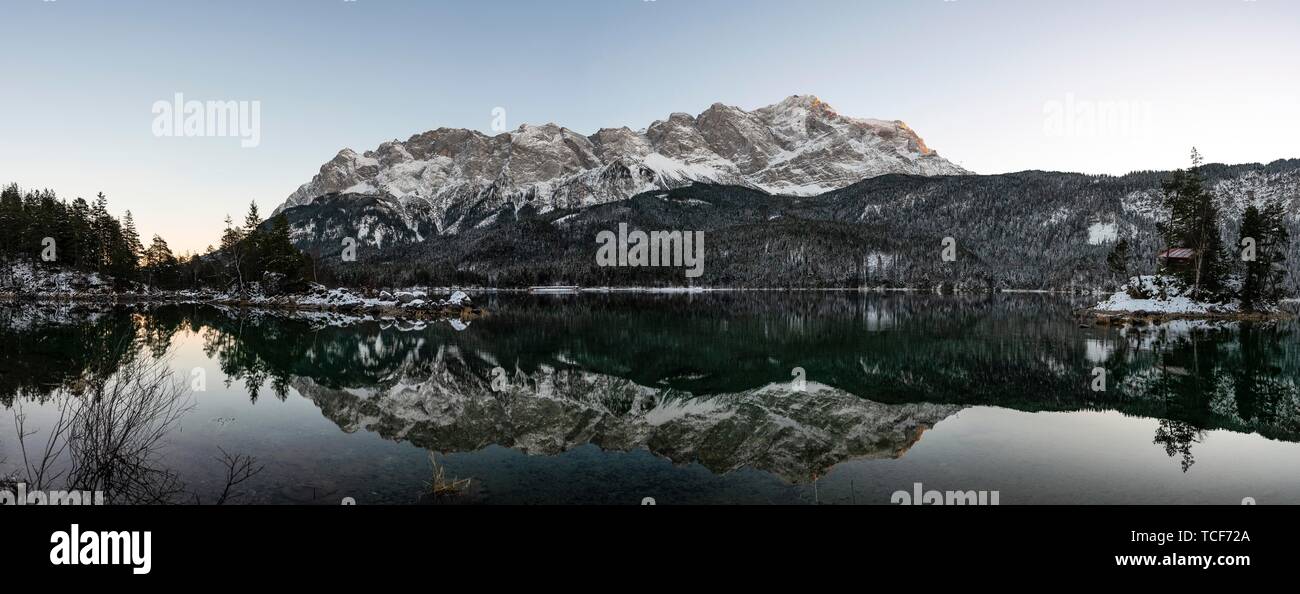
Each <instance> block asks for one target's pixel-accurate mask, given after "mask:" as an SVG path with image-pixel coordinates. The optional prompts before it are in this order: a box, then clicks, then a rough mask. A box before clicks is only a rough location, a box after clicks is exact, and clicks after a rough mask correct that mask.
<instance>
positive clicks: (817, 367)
mask: <svg viewBox="0 0 1300 594" xmlns="http://www.w3.org/2000/svg"><path fill="white" fill-rule="evenodd" d="M485 300H486V301H487V306H488V308H489V309H490V310H491V311H493V312H494V314H493V315H492V316H491V317H489V318H488V319H485V320H480V321H476V322H474V323H473V324H472V325H470V326H468V327H463V326H461V327H455V326H453V325H451V324H448V323H445V322H442V323H403V322H397V321H369V322H361V323H357V324H350V325H346V326H335V325H330V324H329V323H328V319H326V318H318V319H296V318H290V317H284V316H280V315H271V314H265V313H260V314H259V313H253V312H239V311H237V310H229V309H217V308H211V307H198V306H194V307H190V306H163V307H152V308H140V307H137V308H127V307H116V308H94V307H87V306H73V305H65V306H59V307H50V306H36V305H28V304H23V305H7V306H3V307H0V334H3V336H0V403H3V405H4V406H5V407H6V408H7V409H13V407H14V405H15V403H16V402H20V401H21V402H24V403H27V404H28V406H29V407H30V406H35V407H37V408H39V407H41V406H42V403H49V402H50V401H51V399H52V398H55V397H56V396H57V395H58V394H63V393H67V392H73V391H76V389H77V387H78V386H80V385H85V384H87V383H93V382H94V381H96V378H102V377H104V376H107V375H110V374H112V373H113V371H114V370H115V369H118V368H120V367H121V366H123V365H124V364H125V363H126V362H128V361H130V360H133V359H136V358H156V357H169V356H170V357H172V359H171V361H170V364H171V365H172V367H173V369H175V370H176V372H177V377H178V378H179V379H181V380H185V381H188V379H189V378H190V377H191V375H192V373H191V371H192V370H193V369H196V368H199V369H205V370H206V369H210V371H207V372H206V375H207V380H208V381H209V382H211V383H212V384H215V385H214V386H210V387H209V388H208V389H207V390H205V391H203V392H201V393H198V394H196V400H197V404H198V406H197V410H196V411H195V412H193V413H190V415H189V417H187V419H186V423H185V427H184V429H183V430H182V433H184V432H189V433H190V434H191V435H190V436H188V437H187V438H185V439H182V440H181V441H182V443H181V444H180V445H179V446H178V447H177V448H176V449H177V450H178V451H176V452H174V453H172V454H171V458H170V460H171V462H172V463H173V464H176V465H178V466H180V467H181V474H182V475H184V474H185V470H186V469H187V467H192V468H189V469H190V470H192V472H191V474H193V475H195V476H198V477H200V478H199V479H196V484H198V485H200V486H202V485H203V484H206V482H210V481H211V478H210V477H208V478H204V477H206V475H208V474H211V473H212V469H211V468H210V466H211V465H210V464H207V465H206V466H205V464H204V463H203V462H202V460H204V459H205V456H206V457H208V458H210V456H211V455H210V452H209V451H208V450H207V449H205V448H203V447H202V446H203V445H205V444H207V445H211V444H210V442H220V443H222V444H225V445H223V446H222V447H223V448H224V449H227V450H229V449H232V448H234V449H237V450H250V451H254V452H257V455H258V458H259V460H260V461H262V462H263V463H265V464H266V466H267V470H266V472H265V475H264V476H261V477H259V478H258V480H259V481H261V483H262V486H261V487H259V488H258V489H257V490H255V492H254V493H253V496H252V498H253V500H255V501H268V502H295V501H307V502H316V501H321V502H337V501H336V499H337V497H336V498H335V500H330V499H329V497H334V496H336V495H337V496H345V495H347V494H348V493H349V492H355V491H358V490H362V489H364V491H363V492H362V493H361V496H359V497H358V499H360V500H362V501H365V500H366V496H367V495H370V496H371V498H372V499H374V498H378V499H380V500H384V501H390V500H391V501H402V500H408V501H409V500H413V499H415V498H417V497H418V495H416V496H404V495H402V494H403V493H407V494H409V493H417V494H418V492H419V491H421V490H422V488H423V485H422V484H420V481H418V480H415V479H414V477H415V476H417V475H419V474H420V473H424V475H425V478H427V474H428V470H429V465H428V463H427V461H423V460H421V461H418V462H417V461H416V460H417V457H416V456H415V454H417V453H419V452H422V451H425V450H427V451H429V452H437V453H438V454H439V458H438V460H439V461H440V463H442V464H444V465H445V466H447V468H449V469H451V470H454V471H456V473H458V475H459V476H467V477H473V478H475V479H476V481H477V483H478V485H477V486H476V488H475V489H473V493H472V497H473V498H476V499H477V500H481V501H487V502H496V501H507V502H533V501H540V502H548V503H565V502H586V501H596V502H618V501H622V502H636V501H639V500H640V496H639V494H640V495H646V496H650V495H655V493H668V494H669V495H668V496H667V497H662V496H661V498H663V499H667V501H663V502H671V501H679V500H680V501H707V502H729V501H743V502H766V501H773V502H800V501H818V502H823V503H825V502H846V503H848V502H858V503H863V502H868V503H888V493H889V492H892V491H894V490H898V489H903V488H910V487H911V480H912V479H913V478H924V479H925V480H926V482H927V488H928V487H929V485H930V484H934V486H935V487H936V488H940V487H943V486H944V485H943V484H942V482H943V481H944V480H945V479H950V480H952V481H958V480H959V477H964V478H960V480H962V481H964V482H962V483H960V484H953V485H951V488H961V489H999V488H1001V489H1002V491H1003V495H1002V502H1003V503H1004V504H1005V503H1016V502H1037V501H1073V502H1091V501H1094V500H1098V499H1101V500H1104V501H1097V502H1111V501H1114V502H1125V501H1130V500H1133V499H1134V498H1136V499H1138V500H1141V501H1166V500H1177V501H1194V502H1206V503H1210V502H1219V503H1229V502H1231V501H1220V500H1218V499H1215V497H1221V496H1225V495H1224V493H1229V492H1235V491H1232V489H1233V488H1236V487H1240V488H1245V489H1247V490H1248V489H1249V488H1251V485H1250V484H1247V485H1240V484H1239V483H1241V482H1242V481H1243V480H1244V479H1243V478H1242V477H1241V476H1240V475H1235V474H1233V473H1232V472H1220V471H1218V470H1207V471H1205V472H1202V471H1201V469H1200V468H1198V467H1196V466H1195V465H1196V463H1197V461H1198V460H1197V454H1198V451H1200V450H1201V449H1202V448H1203V447H1206V448H1208V447H1209V446H1210V444H1207V443H1203V442H1205V441H1206V439H1207V436H1208V435H1209V434H1211V433H1216V434H1222V435H1224V436H1229V435H1240V437H1241V438H1248V439H1249V440H1250V444H1251V445H1250V447H1253V448H1256V449H1258V450H1259V451H1260V452H1263V453H1262V454H1261V455H1260V459H1261V460H1269V462H1261V463H1260V464H1261V465H1260V467H1259V468H1256V469H1255V470H1257V471H1258V472H1257V476H1262V477H1274V476H1275V475H1276V474H1278V472H1279V471H1281V470H1283V469H1282V468H1275V467H1274V465H1275V464H1282V463H1283V462H1288V463H1289V464H1290V467H1291V468H1294V464H1295V463H1296V462H1300V449H1298V448H1297V446H1295V445H1293V442H1297V441H1300V396H1298V390H1297V385H1296V378H1297V377H1300V375H1298V374H1297V369H1296V367H1297V364H1298V362H1300V356H1297V355H1298V353H1297V350H1298V349H1300V341H1298V340H1297V334H1296V331H1295V326H1294V323H1290V322H1287V323H1280V324H1276V325H1269V326H1251V325H1235V324H1234V325H1226V326H1214V325H1207V324H1193V323H1186V322H1181V323H1170V324H1165V325H1163V326H1160V327H1155V328H1148V329H1145V330H1133V329H1127V330H1126V329H1117V328H1090V329H1081V328H1078V327H1077V325H1076V324H1075V323H1074V322H1073V320H1072V318H1071V316H1070V311H1071V307H1072V305H1073V304H1071V303H1070V302H1069V301H1067V300H1065V299H1061V298H1058V297H1050V296H1038V295H1018V296H992V297H978V298H968V297H940V296H928V295H874V294H872V295H860V294H856V293H833V292H828V293H817V292H806V293H794V294H788V295H778V294H772V293H738V294H736V293H728V294H705V295H694V296H633V295H611V296H593V295H581V296H545V297H537V296H499V297H493V296H488V297H486V298H485ZM1095 368H1102V369H1104V370H1105V383H1106V389H1105V390H1104V391H1094V390H1093V389H1092V387H1093V383H1094V382H1093V380H1094V369H1095ZM214 392H220V395H217V394H214ZM234 395H239V396H240V398H239V402H235V401H234V399H233V398H232V396H234ZM294 403H297V404H302V403H309V404H310V406H311V407H312V408H314V409H316V410H317V411H318V412H317V413H316V414H315V417H316V418H315V419H314V420H312V419H309V418H308V415H306V414H304V412H305V411H301V410H300V408H301V407H297V405H296V404H294ZM47 406H48V404H47ZM277 406H278V407H280V408H281V409H283V410H275V409H274V408H273V407H277ZM290 406H293V407H295V408H292V410H293V411H295V412H293V413H292V414H291V413H289V412H286V411H287V410H288V409H287V407H290ZM223 411H225V412H223ZM1016 411H1020V412H1016ZM218 413H220V414H218ZM227 413H228V414H227ZM1024 413H1069V414H1068V415H1067V416H1066V417H1064V418H1058V417H1056V416H1043V414H1024ZM1098 415H1100V416H1098ZM322 416H323V418H324V419H327V420H328V422H329V423H330V424H331V425H333V426H335V427H337V429H335V430H334V433H335V434H338V433H340V432H339V431H338V429H342V433H343V434H344V435H368V436H372V437H378V438H379V440H378V441H382V442H383V443H384V444H388V445H387V446H384V445H381V444H379V443H375V442H374V441H373V440H370V438H366V439H367V440H364V441H362V442H358V441H355V440H354V441H346V442H344V441H338V438H339V436H338V435H326V434H324V433H322V430H321V428H320V426H319V421H320V420H321V419H320V418H321V417H322ZM228 419H234V420H236V422H234V423H231V422H230V420H228ZM1136 420H1149V421H1146V423H1150V424H1149V425H1144V426H1145V429H1143V430H1144V431H1145V432H1146V437H1145V440H1146V444H1147V445H1145V446H1143V448H1142V449H1141V450H1135V449H1134V448H1132V447H1131V446H1128V445H1124V446H1118V445H1117V444H1119V443H1128V441H1130V440H1121V439H1114V440H1111V442H1112V443H1109V444H1107V443H1100V442H1101V441H1104V440H1103V439H1101V435H1102V434H1104V433H1105V432H1107V431H1111V430H1114V431H1121V432H1124V433H1125V435H1128V434H1130V433H1131V432H1132V431H1133V430H1134V428H1135V427H1136V426H1135V425H1133V424H1132V423H1133V422H1135V421H1136ZM940 423H944V426H943V427H940V428H937V429H935V431H934V432H932V433H931V434H925V432H926V431H927V430H928V429H931V428H934V427H936V425H939V424H940ZM231 425H234V426H233V427H232V426H231ZM1048 426H1052V427H1057V429H1055V430H1056V431H1058V432H1064V433H1058V434H1057V435H1056V436H1055V437H1056V440H1055V442H1053V441H1052V437H1050V436H1038V435H1037V429H1039V428H1042V427H1048ZM1058 426H1059V427H1058ZM946 427H953V429H952V433H951V434H950V437H949V438H946V440H943V441H941V439H943V438H940V437H937V436H939V435H942V434H944V433H945V428H946ZM923 434H925V435H924V437H923ZM932 435H935V436H936V437H935V438H934V439H935V441H936V443H935V445H934V447H935V448H937V449H939V450H945V451H948V453H946V454H944V455H942V456H938V457H936V458H934V459H930V458H928V457H924V456H923V458H925V459H923V460H921V461H920V462H917V463H915V464H912V465H911V466H909V465H908V464H905V463H904V462H907V463H911V460H909V458H915V457H917V456H910V455H908V454H909V450H911V449H913V448H914V447H916V446H918V444H924V443H926V442H927V441H929V440H930V439H931V436H932ZM958 437H960V438H961V439H957V440H956V441H953V440H955V439H956V438H958ZM1224 439H1225V440H1227V439H1228V438H1227V437H1225V438H1224ZM990 440H992V441H990ZM13 441H14V440H13V439H12V436H5V437H3V438H0V446H3V447H5V448H6V449H5V450H0V459H3V458H5V457H6V456H8V457H9V458H11V459H10V460H9V461H8V462H7V463H5V465H4V467H0V470H4V471H8V470H10V468H8V467H9V466H14V465H15V460H14V459H12V458H13V457H14V454H13V453H12V452H14V451H15V449H13V448H12V442H13ZM268 441H272V442H275V443H274V445H273V444H271V443H268ZM962 442H964V444H965V445H964V447H963V443H962ZM1069 442H1078V443H1077V444H1074V445H1068V444H1069ZM358 443H363V444H364V447H362V446H359V445H357V444H358ZM399 444H400V445H399ZM1094 444H1095V445H1094ZM410 446H414V448H411V447H410ZM1117 447H1118V448H1122V449H1123V451H1115V452H1114V453H1115V454H1116V456H1117V458H1118V459H1119V460H1120V461H1118V462H1116V461H1111V462H1110V464H1120V465H1123V466H1126V467H1128V468H1125V470H1128V471H1131V472H1132V473H1134V474H1142V473H1143V472H1150V469H1149V468H1148V465H1150V464H1151V458H1150V455H1151V454H1153V453H1154V454H1155V455H1158V456H1160V457H1161V459H1163V460H1165V462H1164V463H1163V465H1162V466H1163V467H1165V468H1167V469H1172V470H1173V471H1174V474H1175V475H1181V476H1183V477H1193V478H1190V479H1186V478H1184V479H1179V478H1177V477H1176V476H1168V475H1166V474H1165V471H1164V470H1159V471H1157V472H1159V473H1161V476H1162V478H1161V479H1159V486H1156V487H1153V486H1152V485H1146V486H1143V485H1142V484H1141V482H1140V481H1135V480H1133V479H1126V480H1127V481H1128V483H1127V484H1115V485H1109V487H1108V490H1107V492H1106V493H1104V494H1096V493H1094V494H1091V495H1089V494H1087V493H1081V494H1078V495H1077V496H1076V495H1072V494H1071V493H1072V490H1074V489H1077V488H1081V487H1080V486H1079V485H1073V486H1072V481H1074V480H1077V479H1076V478H1071V472H1074V473H1076V474H1078V475H1080V476H1081V475H1084V474H1087V473H1091V472H1093V471H1094V470H1096V469H1095V468H1093V467H1092V465H1093V464H1094V463H1095V462H1096V461H1097V460H1101V459H1103V458H1105V457H1106V456H1107V452H1109V451H1111V450H1114V449H1115V448H1117ZM394 448H396V449H394ZM989 448H992V449H994V450H998V451H1004V452H1008V453H1006V454H1005V455H1003V456H1002V457H1001V458H1000V459H998V458H997V457H996V456H995V457H993V458H986V459H983V460H972V459H971V457H972V456H974V455H976V454H977V453H978V452H980V451H984V452H985V453H987V452H988V451H989ZM1057 448H1059V449H1060V451H1059V452H1058V453H1057V454H1056V456H1057V457H1056V459H1055V463H1056V464H1059V465H1060V466H1059V467H1056V468H1051V469H1047V468H1036V467H1035V466H1034V465H1041V464H1043V461H1042V460H1041V459H1039V460H1034V461H1025V460H1022V458H1024V456H1026V455H1032V454H1034V453H1035V452H1038V453H1041V452H1046V451H1055V450H1056V449H1057ZM620 452H626V454H620ZM646 454H650V456H648V457H647V456H646ZM521 456H522V457H521ZM629 456H630V457H629ZM1013 459H1016V460H1021V461H1020V462H1019V463H1017V462H1013ZM376 460H379V462H376ZM548 460H549V461H550V462H549V463H548V462H546V461H548ZM661 461H662V462H666V463H667V466H663V465H661ZM872 461H876V462H877V463H876V464H874V465H873V463H872ZM548 464H549V465H548ZM881 464H886V466H881ZM1023 464H1029V466H1028V467H1026V466H1024V465H1023ZM376 468H386V469H389V471H386V472H387V473H378V472H379V471H377V470H375V469H376ZM674 469H676V470H674ZM698 469H704V470H707V472H704V473H703V474H701V472H700V470H698ZM1111 470H1115V469H1111ZM1235 472H1239V471H1235ZM368 473H370V474H368ZM584 473H590V474H593V475H598V476H600V478H599V479H597V478H593V476H584ZM881 473H884V474H883V475H882V474H881ZM1198 473H1200V475H1199V476H1198ZM1111 474H1116V473H1114V472H1112V473H1111ZM1118 474H1121V475H1122V474H1126V473H1125V472H1119V473H1118ZM885 475H888V476H885ZM1216 475H1217V476H1216ZM1252 476H1256V475H1252ZM710 477H713V478H710ZM1045 477H1050V478H1045ZM719 479H720V480H722V482H721V483H719V482H717V480H719ZM1180 480H1183V481H1188V480H1190V481H1193V482H1194V484H1187V485H1186V486H1187V487H1188V488H1189V489H1190V490H1189V491H1187V492H1181V493H1179V492H1161V490H1162V489H1163V490H1165V491H1169V490H1171V489H1173V488H1174V487H1176V486H1178V485H1180V482H1179V481H1180ZM1270 480H1271V479H1270ZM973 481H978V484H970V483H971V482H973ZM1246 482H1248V483H1249V482H1250V480H1247V481H1246ZM362 485H364V486H362ZM524 485H527V486H524ZM1234 485H1236V487H1234ZM1291 485H1292V483H1284V484H1273V483H1271V482H1269V480H1263V481H1261V482H1259V484H1258V487H1256V488H1258V489H1265V490H1268V489H1272V491H1269V493H1270V494H1271V495H1273V496H1275V497H1277V498H1283V499H1287V500H1291V501H1294V500H1296V499H1300V489H1294V490H1293V489H1291V488H1290V487H1291ZM595 488H604V489H608V490H609V493H617V498H614V499H607V498H606V497H611V498H613V497H614V496H613V495H606V494H601V493H593V492H591V489H595ZM1153 488H1154V489H1155V491H1154V492H1152V491H1151V490H1152V489H1153ZM1141 489H1145V491H1142V492H1141V493H1134V491H1137V490H1141ZM1246 495H1251V493H1245V494H1244V495H1243V496H1246ZM404 497H405V499H404Z"/></svg>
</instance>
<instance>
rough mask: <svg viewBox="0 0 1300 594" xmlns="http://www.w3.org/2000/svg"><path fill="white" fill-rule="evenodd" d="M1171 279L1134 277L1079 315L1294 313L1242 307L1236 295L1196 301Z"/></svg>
mask: <svg viewBox="0 0 1300 594" xmlns="http://www.w3.org/2000/svg"><path fill="white" fill-rule="evenodd" d="M1187 292H1188V291H1187V289H1186V287H1184V286H1182V284H1181V283H1179V282H1177V281H1176V280H1175V279H1172V278H1169V277H1163V276H1158V275H1151V276H1139V277H1134V278H1132V279H1130V280H1129V282H1128V283H1125V285H1124V286H1123V287H1120V289H1119V291H1116V292H1115V293H1114V294H1112V295H1111V296H1110V297H1107V298H1106V299H1104V300H1102V301H1101V302H1099V303H1097V304H1096V305H1094V306H1092V307H1090V308H1086V309H1083V310H1080V311H1079V312H1078V313H1079V314H1080V317H1081V318H1092V319H1093V320H1094V321H1095V322H1096V323H1097V324H1098V325H1103V326H1104V325H1118V324H1129V323H1131V324H1133V325H1143V324H1146V323H1158V322H1160V321H1165V320H1235V321H1269V320H1285V319H1290V318H1292V317H1294V316H1293V315H1292V314H1291V313H1289V312H1287V311H1285V310H1284V309H1282V308H1281V307H1278V306H1277V305H1263V306H1260V307H1256V308H1252V309H1249V310H1248V309H1245V308H1243V306H1242V304H1241V302H1240V301H1239V300H1237V299H1228V300H1223V301H1219V302H1208V301H1198V300H1195V299H1192V298H1191V297H1190V296H1189V295H1187Z"/></svg>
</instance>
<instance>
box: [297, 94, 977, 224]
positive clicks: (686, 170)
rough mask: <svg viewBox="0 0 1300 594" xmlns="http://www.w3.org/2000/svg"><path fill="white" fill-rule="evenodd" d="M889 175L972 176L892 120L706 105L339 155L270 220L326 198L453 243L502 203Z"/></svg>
mask: <svg viewBox="0 0 1300 594" xmlns="http://www.w3.org/2000/svg"><path fill="white" fill-rule="evenodd" d="M887 173H915V174H920V175H949V174H965V173H969V172H968V171H966V170H965V169H963V168H961V167H959V166H957V165H955V164H953V163H951V162H949V161H947V160H946V159H944V158H942V157H940V156H939V154H938V153H937V152H935V151H934V150H932V149H931V148H930V147H929V146H927V145H926V144H925V142H924V140H922V139H921V137H920V136H919V135H917V134H916V132H914V131H913V130H912V129H911V128H910V127H908V126H907V124H905V123H903V122H902V121H900V120H877V119H863V118H852V117H847V116H842V115H840V114H839V113H837V112H836V111H835V110H834V109H833V108H832V107H830V106H829V105H827V104H826V103H824V102H822V101H821V100H820V99H818V98H816V97H815V96H812V95H794V96H791V97H788V98H786V99H785V100H783V101H781V102H779V103H776V104H773V105H769V106H766V107H761V108H758V109H755V110H752V111H746V110H744V109H741V108H738V107H733V106H727V105H725V104H722V103H714V104H713V105H711V106H710V107H709V108H708V109H706V110H705V111H703V112H701V113H700V114H698V115H690V114H686V113H681V112H678V113H673V114H671V115H669V116H668V118H667V119H664V120H657V121H655V122H652V123H651V124H650V125H649V126H647V127H646V128H644V129H642V130H638V131H633V130H632V129H630V128H628V127H626V126H624V127H619V128H602V129H600V130H598V131H596V132H595V133H594V134H591V135H583V134H580V133H578V132H575V131H573V130H571V129H569V128H566V127H563V126H559V125H557V124H554V123H548V124H542V125H530V124H524V125H521V126H519V127H518V128H516V129H515V130H514V131H511V132H503V133H500V134H497V135H495V136H488V135H486V134H483V133H482V132H478V131H476V130H466V129H456V128H445V127H443V128H437V129H435V130H430V131H427V132H422V133H419V134H415V135H413V136H411V137H410V138H409V139H407V140H406V141H400V140H392V141H388V142H384V143H381V144H380V145H379V147H377V148H376V149H375V150H371V151H366V152H364V153H361V154H358V153H357V152H356V151H355V150H353V149H350V148H345V149H343V150H341V151H339V153H338V154H336V155H335V156H334V158H333V159H331V160H330V161H328V162H327V163H325V164H324V165H322V166H321V168H320V171H319V173H317V175H316V176H314V177H313V178H312V180H311V181H309V182H307V183H305V184H303V185H302V186H300V187H299V188H298V190H296V191H295V192H294V193H293V194H291V195H290V196H289V197H288V199H287V200H286V201H285V202H284V203H283V204H281V205H280V206H279V207H277V208H276V210H275V212H276V213H279V212H282V211H284V210H286V209H288V208H293V207H296V206H304V205H309V204H311V203H312V202H314V201H315V200H316V199H318V198H320V197H321V196H325V195H329V194H359V195H369V196H387V197H390V198H392V199H393V200H394V201H395V202H396V204H398V205H400V206H401V207H403V208H405V209H409V210H412V211H420V210H425V211H428V212H429V213H430V214H431V215H432V216H431V217H429V218H430V219H431V220H432V221H433V222H434V227H435V231H436V233H455V232H457V231H459V230H460V228H461V227H460V226H459V225H458V224H457V223H458V222H460V217H459V216H458V215H461V214H464V213H465V212H469V211H475V210H485V209H486V210H492V209H496V208H498V207H501V206H504V205H507V204H510V205H513V206H514V207H515V208H520V207H522V206H524V205H525V204H531V205H532V206H533V207H534V208H535V209H537V210H539V211H543V212H545V211H547V210H551V209H555V208H575V207H580V206H591V205H594V204H601V203H606V202H614V201H618V200H623V199H626V198H630V197H631V196H634V195H636V194H639V193H642V192H646V191H652V190H666V189H672V188H676V187H682V186H686V185H690V184H692V183H696V182H705V183H720V184H726V185H735V186H742V187H751V188H756V189H761V190H763V191H765V192H768V193H780V194H790V195H816V194H821V193H824V192H826V191H829V190H833V189H839V188H843V187H846V186H848V185H850V184H852V183H855V182H857V181H861V180H862V179H866V178H869V177H873V176H876V175H883V174H887Z"/></svg>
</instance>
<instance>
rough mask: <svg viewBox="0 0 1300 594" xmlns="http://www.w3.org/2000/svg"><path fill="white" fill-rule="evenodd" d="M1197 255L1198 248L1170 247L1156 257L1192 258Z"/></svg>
mask: <svg viewBox="0 0 1300 594" xmlns="http://www.w3.org/2000/svg"><path fill="white" fill-rule="evenodd" d="M1195 255H1196V250H1194V249H1192V248H1169V249H1167V250H1165V251H1163V252H1160V254H1158V255H1157V256H1156V257H1157V258H1165V259H1174V260H1190V259H1192V257H1193V256H1195Z"/></svg>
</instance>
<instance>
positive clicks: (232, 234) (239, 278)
mask: <svg viewBox="0 0 1300 594" xmlns="http://www.w3.org/2000/svg"><path fill="white" fill-rule="evenodd" d="M244 248H245V245H244V230H243V228H241V227H236V226H235V222H234V221H233V220H231V219H230V216H229V215H226V230H225V231H224V232H223V233H222V234H221V251H220V252H219V253H220V254H221V258H222V260H223V262H224V263H225V269H226V270H225V273H226V275H227V277H228V279H229V280H228V282H227V283H226V284H227V285H230V284H234V285H235V286H236V287H238V288H239V291H240V292H241V293H242V292H243V291H244V258H245V253H244Z"/></svg>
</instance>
